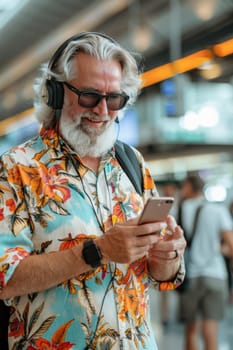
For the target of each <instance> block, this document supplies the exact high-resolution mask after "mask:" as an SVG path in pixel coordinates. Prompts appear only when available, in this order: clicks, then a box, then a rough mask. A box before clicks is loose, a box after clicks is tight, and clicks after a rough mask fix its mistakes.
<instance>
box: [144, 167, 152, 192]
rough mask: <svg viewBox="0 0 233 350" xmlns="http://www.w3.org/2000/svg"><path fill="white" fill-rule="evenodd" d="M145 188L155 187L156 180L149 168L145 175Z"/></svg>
mask: <svg viewBox="0 0 233 350" xmlns="http://www.w3.org/2000/svg"><path fill="white" fill-rule="evenodd" d="M143 182H144V188H145V190H151V189H152V188H154V180H153V179H152V177H151V175H150V172H149V170H148V169H145V175H144V177H143Z"/></svg>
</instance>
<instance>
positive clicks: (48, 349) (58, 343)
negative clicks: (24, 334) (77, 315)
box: [27, 320, 74, 350]
mask: <svg viewBox="0 0 233 350" xmlns="http://www.w3.org/2000/svg"><path fill="white" fill-rule="evenodd" d="M73 322H74V320H70V321H68V322H66V323H65V324H63V325H62V326H61V327H59V328H58V329H57V330H56V332H55V333H54V334H53V337H52V340H51V341H49V340H47V339H44V338H38V339H34V340H33V344H35V345H30V346H29V347H28V348H27V350H55V349H56V350H69V349H72V347H73V345H74V344H72V343H70V342H68V341H65V337H66V333H67V330H68V328H69V327H70V325H71V324H72V323H73Z"/></svg>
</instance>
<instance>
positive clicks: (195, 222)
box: [177, 202, 205, 248]
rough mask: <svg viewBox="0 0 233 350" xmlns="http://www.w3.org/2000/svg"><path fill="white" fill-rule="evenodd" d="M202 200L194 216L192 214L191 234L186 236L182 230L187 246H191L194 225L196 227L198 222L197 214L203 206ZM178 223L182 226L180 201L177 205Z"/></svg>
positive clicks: (194, 229)
mask: <svg viewBox="0 0 233 350" xmlns="http://www.w3.org/2000/svg"><path fill="white" fill-rule="evenodd" d="M204 204H205V203H204V202H203V203H201V204H200V205H199V206H198V208H197V210H196V212H195V216H194V221H193V227H192V232H191V235H190V236H189V237H187V236H186V234H185V232H184V237H185V239H186V241H187V247H188V248H191V245H192V241H193V238H194V235H195V232H196V227H197V223H198V218H199V215H200V212H201V209H202V208H203V206H204ZM177 221H178V223H179V225H180V226H181V227H182V203H180V205H179V210H178V220H177Z"/></svg>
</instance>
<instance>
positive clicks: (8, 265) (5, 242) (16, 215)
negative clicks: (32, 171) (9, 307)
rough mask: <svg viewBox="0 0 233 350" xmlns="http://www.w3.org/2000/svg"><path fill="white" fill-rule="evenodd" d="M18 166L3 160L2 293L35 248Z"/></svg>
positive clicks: (0, 189) (0, 221)
mask: <svg viewBox="0 0 233 350" xmlns="http://www.w3.org/2000/svg"><path fill="white" fill-rule="evenodd" d="M24 197H25V196H24V193H23V188H22V186H21V181H20V174H19V173H18V171H17V165H16V162H14V161H13V158H12V157H10V156H6V157H5V161H4V157H2V158H1V159H0V292H1V290H2V289H3V288H4V286H5V285H6V284H7V281H8V280H9V279H10V278H11V276H12V274H13V273H14V270H15V268H16V267H17V265H18V264H19V262H20V261H21V260H22V259H24V258H25V257H27V256H28V255H30V254H31V252H32V251H33V244H32V240H31V228H30V221H29V215H28V212H27V206H26V203H25V198H24Z"/></svg>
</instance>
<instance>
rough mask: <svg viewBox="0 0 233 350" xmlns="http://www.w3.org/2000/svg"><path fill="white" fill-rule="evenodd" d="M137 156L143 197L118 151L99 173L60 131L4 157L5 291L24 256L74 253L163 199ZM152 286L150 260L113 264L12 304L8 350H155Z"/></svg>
mask: <svg viewBox="0 0 233 350" xmlns="http://www.w3.org/2000/svg"><path fill="white" fill-rule="evenodd" d="M135 152H136V155H137V157H138V161H139V163H140V165H141V168H142V172H143V178H144V194H143V196H142V197H141V196H140V195H139V194H138V193H136V191H135V189H134V187H133V185H132V183H131V182H130V180H129V179H128V177H127V175H126V174H125V173H124V171H123V170H122V168H121V167H120V165H119V164H118V162H117V160H116V158H115V153H114V148H113V149H112V150H111V151H110V152H109V153H108V154H106V155H105V156H104V157H102V159H101V162H100V166H99V169H98V173H95V172H93V171H91V170H90V169H88V168H86V167H85V166H84V165H83V164H82V162H81V160H80V159H79V157H78V155H77V154H76V153H74V152H73V151H72V150H71V149H70V148H69V147H68V146H67V145H66V144H65V142H64V141H63V140H62V139H61V138H60V137H58V135H57V134H56V132H55V131H54V130H44V129H41V131H40V135H39V136H38V137H36V138H34V139H32V140H29V141H28V142H26V143H24V144H23V145H21V146H18V147H15V148H13V149H11V150H10V151H9V152H6V153H5V154H4V155H2V157H1V158H0V291H1V290H2V289H3V288H4V286H5V285H6V284H7V281H8V280H9V279H10V278H11V276H12V274H13V273H14V270H15V268H16V267H17V265H18V264H19V263H20V261H21V260H22V259H24V258H25V257H27V256H28V255H30V254H43V253H49V252H53V251H58V250H63V249H68V248H69V247H72V246H74V245H77V244H81V243H82V242H83V241H84V240H86V239H90V238H96V237H97V236H99V235H102V234H103V233H104V232H105V231H106V230H107V229H108V228H109V227H111V226H112V225H114V224H115V223H117V222H123V221H125V220H127V219H130V218H133V217H136V216H138V215H139V213H140V212H141V210H142V208H143V205H144V202H145V201H146V199H147V198H148V197H149V196H153V195H157V193H156V189H155V185H154V181H153V179H152V177H151V176H150V173H149V171H148V169H147V168H146V166H145V163H144V161H143V158H142V156H141V155H140V153H139V152H138V151H136V150H135ZM112 248H113V249H114V247H112ZM60 263H61V264H62V261H61V262H60ZM182 269H183V267H182V266H181V269H180V271H179V273H178V275H177V277H176V279H175V281H173V282H167V283H165V282H163V283H159V282H156V281H153V282H154V284H155V286H156V288H158V289H159V290H162V289H173V288H175V287H176V285H177V284H179V283H180V279H182V277H180V276H181V275H182V274H183V270H182ZM35 273H36V271H35ZM149 277H150V276H149V274H148V271H147V262H146V258H142V259H140V260H137V261H135V262H134V263H132V264H130V265H126V264H115V263H109V264H108V265H104V266H101V267H98V268H96V269H95V270H91V271H90V272H88V273H84V274H82V275H79V276H77V277H76V278H73V279H71V280H68V281H64V282H63V283H61V284H59V285H57V286H55V287H54V288H50V289H48V290H45V291H43V292H39V293H33V294H29V295H25V296H21V297H16V298H12V299H11V300H8V301H7V303H8V304H10V306H11V317H10V324H9V349H10V350H17V349H19V350H22V349H27V350H37V349H43V350H46V349H59V350H69V349H75V350H84V349H97V350H98V349H99V350H100V349H106V350H107V349H108V350H110V349H111V350H120V349H124V350H142V349H148V350H155V349H157V347H156V343H155V340H154V335H153V332H152V329H151V324H150V316H149V314H150V312H149V293H148V289H149V285H150V281H151V280H152V279H150V278H149Z"/></svg>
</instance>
